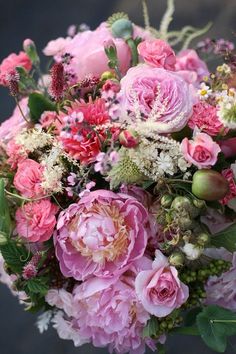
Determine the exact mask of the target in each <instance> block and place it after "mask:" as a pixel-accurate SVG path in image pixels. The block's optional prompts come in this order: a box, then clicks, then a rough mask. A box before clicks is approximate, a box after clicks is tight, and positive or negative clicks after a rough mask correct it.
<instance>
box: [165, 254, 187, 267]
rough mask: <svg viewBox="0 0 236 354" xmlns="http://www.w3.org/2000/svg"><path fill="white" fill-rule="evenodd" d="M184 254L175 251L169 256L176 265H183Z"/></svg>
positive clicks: (170, 261) (171, 262)
mask: <svg viewBox="0 0 236 354" xmlns="http://www.w3.org/2000/svg"><path fill="white" fill-rule="evenodd" d="M184 259H185V257H184V255H183V253H181V252H174V253H172V255H171V256H170V257H169V263H170V264H171V265H173V266H175V267H181V266H183V264H184Z"/></svg>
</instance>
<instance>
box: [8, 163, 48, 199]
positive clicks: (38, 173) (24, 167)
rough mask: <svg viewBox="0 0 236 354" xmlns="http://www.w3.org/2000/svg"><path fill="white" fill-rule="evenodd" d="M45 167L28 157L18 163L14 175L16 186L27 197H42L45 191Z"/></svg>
mask: <svg viewBox="0 0 236 354" xmlns="http://www.w3.org/2000/svg"><path fill="white" fill-rule="evenodd" d="M42 176H43V167H42V166H41V165H40V164H39V163H38V162H36V161H34V160H31V159H26V160H24V161H23V162H21V163H20V164H19V165H18V169H17V172H16V175H15V177H14V182H13V183H14V186H15V187H16V189H17V190H18V191H19V192H20V193H21V195H23V196H24V197H26V198H35V197H41V196H43V195H44V191H43V189H42V187H41V182H42Z"/></svg>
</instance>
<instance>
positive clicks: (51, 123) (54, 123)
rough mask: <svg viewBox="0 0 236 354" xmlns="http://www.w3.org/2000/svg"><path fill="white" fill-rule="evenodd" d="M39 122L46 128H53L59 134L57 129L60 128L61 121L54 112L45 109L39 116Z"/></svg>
mask: <svg viewBox="0 0 236 354" xmlns="http://www.w3.org/2000/svg"><path fill="white" fill-rule="evenodd" d="M40 124H41V125H42V127H43V128H45V129H48V128H50V127H53V128H54V131H53V132H54V133H56V134H59V131H60V130H61V128H62V122H61V121H60V118H59V117H58V115H57V113H56V112H53V111H45V112H43V114H42V115H41V117H40Z"/></svg>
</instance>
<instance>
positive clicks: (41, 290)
mask: <svg viewBox="0 0 236 354" xmlns="http://www.w3.org/2000/svg"><path fill="white" fill-rule="evenodd" d="M47 282H48V279H47V278H45V277H38V278H32V279H29V280H28V281H27V285H26V286H27V288H28V292H29V293H33V294H40V295H42V296H44V295H46V294H47V292H48V288H49V287H48V284H47Z"/></svg>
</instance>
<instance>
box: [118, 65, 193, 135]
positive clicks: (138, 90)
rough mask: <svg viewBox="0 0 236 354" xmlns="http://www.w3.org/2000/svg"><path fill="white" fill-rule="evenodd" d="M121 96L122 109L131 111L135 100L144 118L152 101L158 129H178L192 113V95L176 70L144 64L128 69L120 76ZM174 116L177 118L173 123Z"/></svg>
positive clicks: (167, 130)
mask: <svg viewBox="0 0 236 354" xmlns="http://www.w3.org/2000/svg"><path fill="white" fill-rule="evenodd" d="M121 96H122V98H121V105H122V109H123V110H124V111H125V112H127V111H130V112H132V113H133V112H134V111H135V108H134V106H135V104H134V101H135V100H137V101H138V105H139V109H140V111H141V113H142V114H143V115H144V119H145V118H146V119H148V116H149V114H150V113H151V111H152V108H153V107H154V104H155V110H156V111H157V112H156V115H157V118H156V123H159V126H160V132H162V133H168V132H174V131H179V130H181V129H182V128H183V127H184V126H185V125H186V124H187V122H188V119H189V118H190V116H191V114H192V106H193V99H194V98H193V95H192V91H191V90H190V87H189V85H188V84H187V82H186V81H185V80H184V79H182V78H181V77H180V76H179V75H178V74H177V73H174V72H170V71H166V70H164V69H161V68H153V67H150V66H148V65H146V64H140V65H138V66H136V67H133V68H131V69H129V70H128V72H127V74H126V76H124V77H123V78H122V80H121ZM125 112H124V114H125ZM132 113H131V115H132ZM157 113H158V114H157ZM175 118H178V120H177V121H176V123H175V124H173V120H174V119H175ZM134 119H135V118H134ZM157 129H158V125H157Z"/></svg>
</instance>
